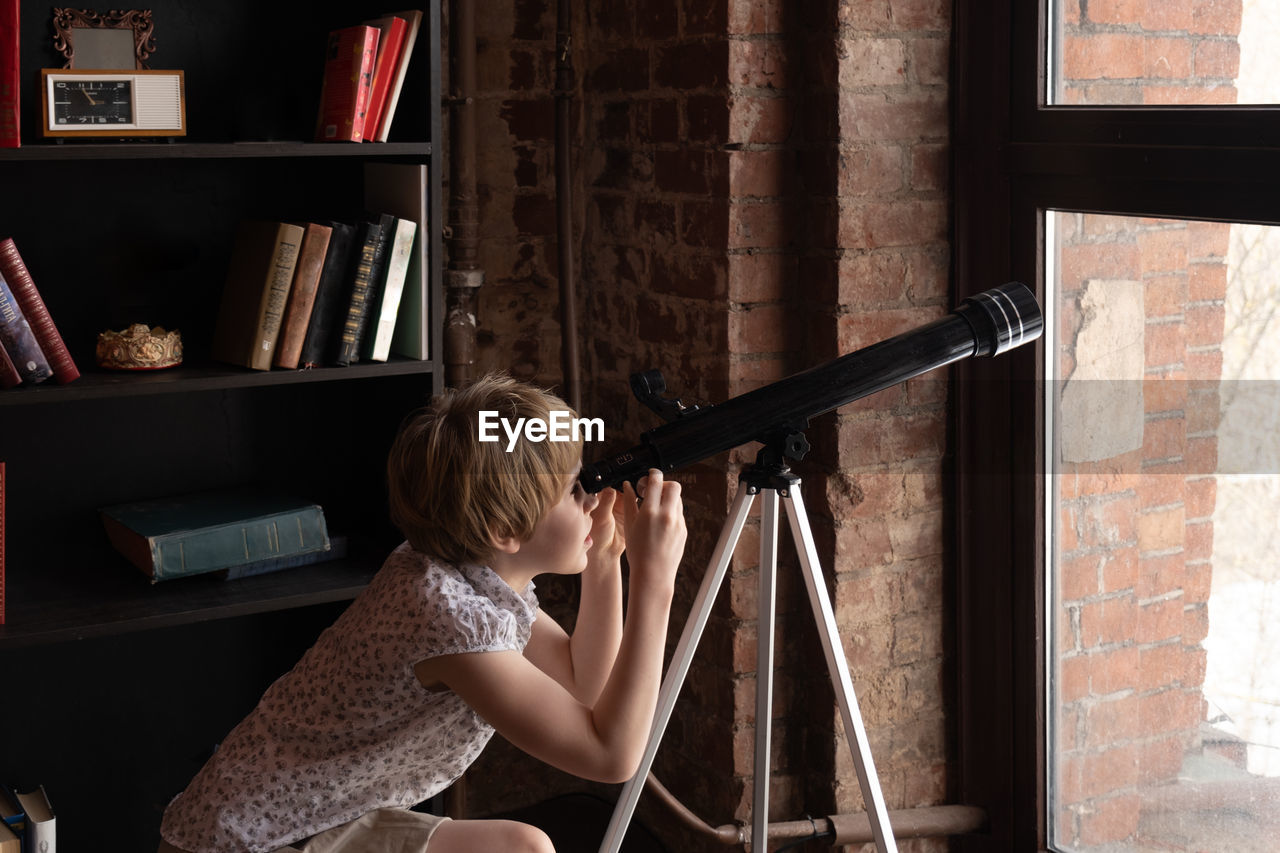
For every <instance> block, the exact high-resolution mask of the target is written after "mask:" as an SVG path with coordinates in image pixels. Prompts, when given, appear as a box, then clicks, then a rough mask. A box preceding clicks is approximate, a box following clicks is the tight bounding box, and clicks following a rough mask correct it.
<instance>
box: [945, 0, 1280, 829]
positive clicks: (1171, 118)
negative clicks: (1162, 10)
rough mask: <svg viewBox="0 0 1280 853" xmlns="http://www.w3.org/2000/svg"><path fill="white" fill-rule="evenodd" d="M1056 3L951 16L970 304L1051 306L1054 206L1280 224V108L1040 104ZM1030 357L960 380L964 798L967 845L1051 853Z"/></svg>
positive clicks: (959, 687) (959, 684)
mask: <svg viewBox="0 0 1280 853" xmlns="http://www.w3.org/2000/svg"><path fill="white" fill-rule="evenodd" d="M1048 5H1049V3H1048V0H1040V2H1039V3H1035V4H1031V3H1014V2H1012V0H956V2H955V5H954V18H953V31H952V32H953V56H954V65H953V75H952V97H953V110H954V121H953V132H952V154H953V157H952V161H953V162H952V168H953V171H952V175H953V199H954V204H955V208H954V219H953V223H954V229H953V247H954V255H953V269H954V276H955V288H956V293H955V297H956V299H957V300H958V299H961V298H964V297H965V296H969V295H972V294H974V293H977V292H980V291H982V290H986V289H988V288H990V287H992V286H995V285H997V284H1000V283H1003V282H1005V281H1009V280H1019V281H1023V282H1025V283H1026V284H1028V285H1029V286H1031V287H1032V289H1033V290H1034V291H1035V292H1036V293H1037V294H1038V295H1040V296H1041V297H1042V298H1043V295H1044V294H1045V293H1046V289H1045V281H1044V273H1043V270H1044V263H1043V258H1042V256H1041V247H1042V245H1043V242H1044V236H1045V235H1044V226H1043V216H1044V212H1045V211H1047V210H1050V209H1062V210H1074V211H1085V212H1094V213H1107V214H1119V215H1128V216H1152V217H1162V218H1164V217H1167V218H1194V219H1206V220H1219V221H1233V222H1256V223H1267V224H1276V223H1278V222H1280V168H1277V167H1280V108H1277V107H1272V106H1252V105H1250V106H1236V107H1225V106H1219V107H1199V106H1193V107H1140V108H1135V107H1110V106H1105V107H1076V106H1052V107H1046V106H1041V104H1042V103H1043V101H1044V94H1045V92H1046V91H1047V86H1048V85H1049V80H1048V74H1047V65H1046V62H1045V57H1046V45H1047V39H1046V33H1047V29H1046V27H1047V26H1048V23H1047V22H1048ZM1224 153H1229V154H1230V156H1223V155H1224ZM1024 349H1025V351H1015V352H1013V353H1010V354H1009V355H1007V356H1003V357H1001V358H1000V359H994V360H990V361H987V360H985V359H972V360H968V361H965V362H961V363H960V364H958V365H957V366H956V368H955V373H954V376H955V386H954V387H955V394H954V396H953V400H954V411H953V418H954V420H953V424H954V431H953V436H954V439H955V443H954V450H955V452H954V458H953V464H954V473H955V477H954V488H955V492H954V497H955V516H954V518H955V524H954V546H955V549H954V588H953V594H954V604H955V631H956V635H955V640H956V674H955V681H954V686H955V701H956V704H955V707H956V720H955V726H954V731H955V733H956V736H955V755H956V773H955V777H954V778H955V785H954V788H955V794H956V797H957V799H958V801H959V802H962V803H966V804H971V805H978V806H981V807H982V808H984V809H985V810H986V811H987V815H988V828H987V831H986V832H984V833H980V834H976V835H973V836H969V837H966V838H964V839H961V840H959V842H958V844H957V849H960V850H974V851H1009V850H1016V851H1027V850H1047V849H1048V837H1047V835H1048V821H1047V807H1048V795H1049V791H1048V789H1047V775H1046V769H1047V751H1046V742H1047V737H1048V731H1049V727H1048V713H1049V711H1048V706H1047V702H1048V691H1047V687H1048V675H1049V673H1050V671H1051V670H1050V669H1049V658H1048V655H1049V650H1048V646H1049V635H1048V632H1049V621H1048V618H1047V612H1046V607H1047V599H1046V571H1045V557H1044V555H1045V546H1046V537H1047V531H1046V522H1045V506H1046V488H1045V487H1046V485H1047V483H1046V482H1045V477H1044V475H1043V474H1042V473H1041V472H1043V471H1044V470H1045V459H1044V452H1043V445H1044V442H1043V441H1042V438H1041V436H1042V435H1043V430H1044V429H1045V425H1046V413H1045V411H1044V406H1043V401H1042V399H1041V398H1042V394H1041V393H1040V392H1041V391H1042V390H1043V383H1042V382H1041V381H1040V377H1043V376H1044V375H1045V373H1044V365H1045V361H1044V360H1045V357H1046V353H1045V345H1044V341H1043V340H1042V341H1039V342H1037V344H1036V345H1035V347H1034V348H1024Z"/></svg>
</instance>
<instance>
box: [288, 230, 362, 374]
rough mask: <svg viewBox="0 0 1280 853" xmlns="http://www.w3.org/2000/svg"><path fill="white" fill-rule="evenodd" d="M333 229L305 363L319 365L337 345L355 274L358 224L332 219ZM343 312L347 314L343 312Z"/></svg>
mask: <svg viewBox="0 0 1280 853" xmlns="http://www.w3.org/2000/svg"><path fill="white" fill-rule="evenodd" d="M328 225H329V227H330V228H331V229H333V234H332V235H331V236H330V237H329V251H328V252H327V253H326V254H325V257H324V268H323V269H322V270H321V272H320V284H319V286H318V287H317V288H316V304H315V305H314V306H313V307H312V309H311V323H310V324H309V325H308V326H307V337H306V339H305V340H304V341H303V343H302V363H301V366H302V367H319V366H320V365H322V364H324V360H325V358H327V357H328V354H329V352H330V351H331V350H332V348H333V341H334V339H335V336H336V334H337V333H336V331H335V330H336V329H337V328H338V327H339V326H341V320H340V318H339V312H345V310H346V303H345V302H344V297H345V296H346V295H347V291H346V285H347V282H348V281H349V280H350V278H351V275H352V251H353V250H354V249H355V242H356V227H355V226H354V225H352V224H350V223H347V222H334V221H330V222H329V223H328ZM342 316H345V314H343V315H342Z"/></svg>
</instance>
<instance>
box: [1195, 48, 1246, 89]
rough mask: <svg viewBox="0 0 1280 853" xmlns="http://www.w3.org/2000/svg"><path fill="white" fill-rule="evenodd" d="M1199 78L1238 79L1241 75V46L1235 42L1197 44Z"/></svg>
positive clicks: (1196, 69) (1197, 74)
mask: <svg viewBox="0 0 1280 853" xmlns="http://www.w3.org/2000/svg"><path fill="white" fill-rule="evenodd" d="M1195 73H1196V76H1197V77H1221V78H1223V79H1226V80H1234V79H1236V75H1237V74H1239V73H1240V44H1239V43H1238V42H1237V41H1236V40H1235V39H1231V40H1230V41H1225V40H1216V39H1215V40H1208V39H1206V40H1204V41H1201V42H1198V43H1197V44H1196V61H1195Z"/></svg>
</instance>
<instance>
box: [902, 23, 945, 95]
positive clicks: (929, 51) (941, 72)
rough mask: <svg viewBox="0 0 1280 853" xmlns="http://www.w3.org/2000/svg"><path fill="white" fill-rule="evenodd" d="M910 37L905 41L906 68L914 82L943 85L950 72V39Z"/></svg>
mask: <svg viewBox="0 0 1280 853" xmlns="http://www.w3.org/2000/svg"><path fill="white" fill-rule="evenodd" d="M913 35H917V37H916V38H912V39H911V40H910V41H909V42H908V43H907V56H908V62H909V63H910V65H909V68H908V70H909V71H910V74H911V76H912V77H913V78H914V79H915V82H916V83H920V84H923V85H926V86H930V85H934V86H941V85H945V84H946V83H947V82H949V80H950V76H949V75H950V73H951V41H950V39H949V38H947V37H946V36H947V35H948V34H945V33H944V35H943V37H941V38H921V37H918V34H913Z"/></svg>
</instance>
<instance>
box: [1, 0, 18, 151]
mask: <svg viewBox="0 0 1280 853" xmlns="http://www.w3.org/2000/svg"><path fill="white" fill-rule="evenodd" d="M18 6H19V0H0V148H17V147H18V146H19V145H21V144H22V136H21V134H20V133H19V129H20V128H19V124H18V101H19V98H18V89H19V88H20V85H19V84H20V83H21V72H20V69H19V65H18Z"/></svg>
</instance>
